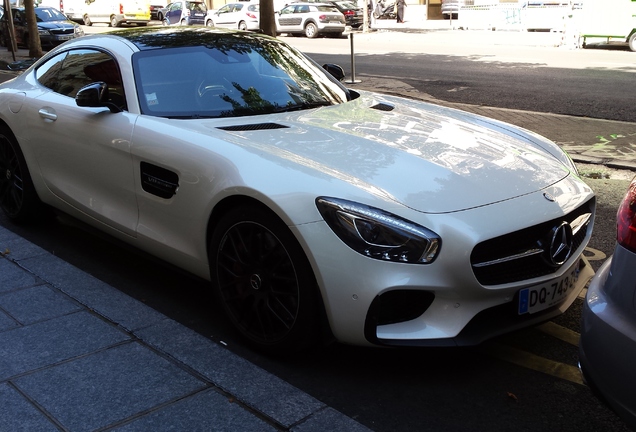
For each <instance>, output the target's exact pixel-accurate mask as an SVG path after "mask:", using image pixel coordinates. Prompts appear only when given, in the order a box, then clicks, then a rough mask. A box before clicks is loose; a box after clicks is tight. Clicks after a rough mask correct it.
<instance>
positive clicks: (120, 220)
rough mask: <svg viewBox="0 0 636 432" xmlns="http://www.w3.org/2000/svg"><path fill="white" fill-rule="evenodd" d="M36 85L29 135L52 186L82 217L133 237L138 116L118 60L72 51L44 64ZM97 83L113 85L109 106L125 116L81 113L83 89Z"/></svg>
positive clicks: (106, 112)
mask: <svg viewBox="0 0 636 432" xmlns="http://www.w3.org/2000/svg"><path fill="white" fill-rule="evenodd" d="M36 78H37V81H38V84H39V85H36V86H35V88H36V89H37V90H39V91H40V94H39V95H35V97H34V98H27V100H28V101H29V102H28V103H29V104H30V105H28V106H27V107H25V108H26V109H27V110H28V113H27V118H28V124H27V125H26V128H25V129H26V130H25V131H24V132H23V134H24V136H25V137H27V138H28V139H29V141H30V142H31V146H32V148H33V150H34V154H35V156H36V158H37V161H38V166H39V169H40V171H41V173H42V176H43V179H44V181H45V182H46V185H47V187H48V188H49V189H50V190H51V192H53V194H55V195H56V196H57V197H58V198H59V199H60V200H61V201H63V202H65V203H66V204H67V205H69V206H70V207H72V208H74V209H76V210H78V211H79V212H81V213H83V214H85V215H88V216H90V217H91V218H93V219H97V220H99V221H100V222H102V223H104V224H106V225H108V226H110V227H112V228H114V229H116V230H118V231H120V232H124V233H126V234H129V235H135V232H136V228H137V221H138V208H137V200H136V197H135V188H134V178H133V167H132V162H131V155H130V147H131V137H132V132H133V127H134V125H135V122H136V119H137V117H138V116H137V115H136V114H130V113H129V112H128V111H127V110H126V98H125V97H126V95H125V94H124V92H123V83H122V78H121V74H120V73H119V68H118V66H117V63H116V61H115V59H114V58H113V57H111V56H110V55H109V54H107V53H104V52H102V51H98V50H96V49H76V50H71V51H68V52H64V53H60V54H58V55H57V56H54V57H52V58H50V59H49V60H48V61H47V62H45V63H44V64H43V65H42V66H40V67H39V68H38V70H37V71H36ZM96 81H103V82H106V83H107V85H108V87H109V94H110V101H111V102H112V103H114V104H115V105H117V106H118V107H120V109H123V111H122V112H117V113H113V112H111V111H110V110H109V109H108V108H87V107H79V106H77V104H76V103H75V100H74V97H75V95H76V94H77V92H78V91H79V89H80V88H81V87H83V86H84V85H86V84H89V83H92V82H96ZM34 91H36V90H34Z"/></svg>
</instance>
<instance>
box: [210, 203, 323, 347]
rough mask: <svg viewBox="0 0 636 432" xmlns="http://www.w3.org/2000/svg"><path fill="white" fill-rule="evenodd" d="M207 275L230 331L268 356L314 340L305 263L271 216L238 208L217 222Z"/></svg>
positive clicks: (313, 290) (311, 283)
mask: <svg viewBox="0 0 636 432" xmlns="http://www.w3.org/2000/svg"><path fill="white" fill-rule="evenodd" d="M209 251H210V271H211V275H212V281H213V283H214V284H216V287H217V290H218V294H219V296H220V300H221V302H222V305H223V308H224V310H225V312H226V314H227V316H228V317H229V319H230V320H231V321H232V323H233V324H234V326H235V327H236V329H237V330H238V331H239V332H240V333H241V335H242V336H243V337H245V338H246V339H247V340H248V341H249V342H251V343H252V344H253V345H255V346H256V347H257V348H258V349H260V350H263V351H266V352H268V353H271V354H288V353H294V352H298V351H301V350H303V349H305V348H307V346H308V345H309V344H310V343H313V342H315V341H316V337H315V336H316V334H317V330H318V328H319V325H318V324H317V323H318V321H319V320H318V316H319V310H320V307H319V305H320V304H321V303H320V299H319V295H318V289H317V285H316V281H315V278H314V275H313V271H312V269H311V266H310V265H309V261H308V260H307V258H306V256H305V254H304V252H303V250H302V248H301V247H300V245H299V244H298V241H297V240H296V238H295V237H294V235H293V234H292V233H291V231H289V229H288V228H287V226H286V225H285V224H284V223H283V222H282V221H281V220H280V219H279V218H278V217H277V216H276V215H274V214H273V213H271V212H270V211H268V210H266V209H263V208H261V207H260V206H252V205H243V206H240V207H237V208H234V209H232V210H230V211H229V212H228V213H227V214H225V215H224V216H223V217H222V218H221V220H220V221H219V222H218V224H217V226H216V229H215V231H214V234H213V235H212V238H211V241H210V247H209Z"/></svg>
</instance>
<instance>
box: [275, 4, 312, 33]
mask: <svg viewBox="0 0 636 432" xmlns="http://www.w3.org/2000/svg"><path fill="white" fill-rule="evenodd" d="M304 8H306V9H307V11H309V6H306V5H293V4H292V5H289V6H286V7H284V8H283V9H282V10H281V11H280V12H279V13H278V14H277V21H276V22H277V23H278V31H279V32H281V33H285V32H289V31H295V32H302V31H303V26H302V23H303V16H302V11H303V9H304Z"/></svg>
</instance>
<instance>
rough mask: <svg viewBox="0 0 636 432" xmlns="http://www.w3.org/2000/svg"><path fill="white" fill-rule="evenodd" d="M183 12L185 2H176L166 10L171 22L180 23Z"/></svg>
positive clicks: (167, 17)
mask: <svg viewBox="0 0 636 432" xmlns="http://www.w3.org/2000/svg"><path fill="white" fill-rule="evenodd" d="M182 13H183V2H174V3H171V4H170V8H169V9H168V11H167V12H166V19H167V20H168V22H169V23H170V24H179V23H180V22H181V15H182Z"/></svg>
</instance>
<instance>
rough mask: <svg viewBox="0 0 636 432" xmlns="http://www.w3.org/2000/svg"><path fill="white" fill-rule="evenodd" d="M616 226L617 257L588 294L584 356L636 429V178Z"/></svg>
mask: <svg viewBox="0 0 636 432" xmlns="http://www.w3.org/2000/svg"><path fill="white" fill-rule="evenodd" d="M616 226H617V244H616V248H615V250H614V255H613V256H612V257H611V258H610V259H608V260H607V261H606V262H605V263H604V264H603V266H602V267H601V268H600V269H599V271H598V272H597V273H596V275H595V276H594V278H593V279H592V282H591V283H590V287H589V289H588V292H587V297H586V301H585V305H584V307H583V319H582V325H581V341H580V344H579V346H580V355H579V357H580V365H581V370H582V372H583V376H584V377H585V380H586V381H587V383H588V384H589V385H590V387H591V388H592V389H593V390H595V391H596V392H597V393H598V394H599V395H600V396H601V397H602V398H603V399H604V400H605V401H606V402H607V403H608V404H609V405H610V407H612V408H613V409H614V410H615V411H616V412H617V413H618V414H619V415H620V416H621V417H622V418H623V419H624V420H625V421H626V422H627V423H629V424H630V425H631V426H632V427H636V397H634V387H635V386H636V367H635V364H636V178H634V180H632V182H631V184H630V186H629V189H628V191H627V193H626V194H625V198H624V199H623V201H622V204H621V206H620V207H619V210H618V214H617V225H616Z"/></svg>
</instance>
